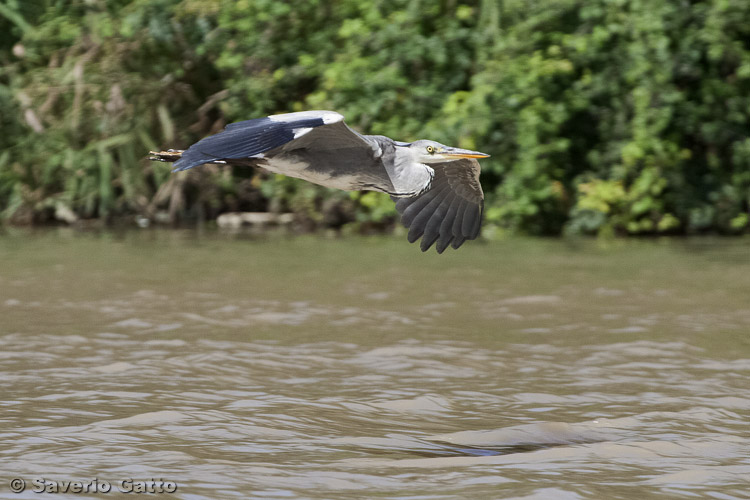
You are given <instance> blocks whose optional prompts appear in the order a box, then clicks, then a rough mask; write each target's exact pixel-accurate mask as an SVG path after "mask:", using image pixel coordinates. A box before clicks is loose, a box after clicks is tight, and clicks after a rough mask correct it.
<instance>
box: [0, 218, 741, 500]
mask: <svg viewBox="0 0 750 500" xmlns="http://www.w3.org/2000/svg"><path fill="white" fill-rule="evenodd" d="M748 332H750V242H748V241H747V240H719V239H704V240H694V241H685V240H675V241H651V242H618V243H609V244H601V243H597V242H594V241H587V242H565V241H543V240H532V241H526V240H512V241H503V242H496V243H484V244H483V243H476V242H473V243H472V242H470V243H469V244H466V245H465V246H464V247H462V248H461V249H460V250H459V251H456V252H451V251H448V252H446V253H445V254H444V255H442V256H438V255H436V254H433V253H428V254H422V253H421V252H419V250H418V249H417V248H416V247H414V246H411V245H408V244H407V243H406V242H405V241H402V240H401V239H388V238H386V239H380V238H369V239H321V238H292V239H286V238H276V239H273V238H272V239H237V238H232V237H227V236H222V235H211V234H209V235H205V234H204V235H200V236H197V235H195V234H193V233H182V232H150V231H147V232H141V233H126V234H123V235H111V234H106V235H76V234H73V233H68V232H59V231H58V232H42V233H11V234H5V235H2V236H0V380H2V385H1V386H0V387H2V391H1V392H0V408H1V409H2V411H1V413H0V454H1V455H0V463H2V466H1V467H0V480H2V483H0V496H2V497H4V498H5V497H8V496H10V497H12V498H40V494H38V493H35V492H34V491H33V489H34V488H35V486H34V481H37V484H38V481H39V480H40V479H41V478H43V479H44V480H47V481H52V482H55V481H71V480H73V481H91V480H93V479H94V478H97V479H98V480H99V481H107V482H109V483H110V484H111V485H112V491H111V492H110V493H109V494H107V495H105V496H104V497H105V498H115V497H117V496H118V495H119V493H117V492H116V490H117V489H118V488H119V487H120V486H119V482H120V481H122V480H127V479H132V480H133V481H135V482H138V481H144V482H145V481H150V480H151V479H155V480H156V481H160V480H164V481H170V482H173V483H175V484H176V485H177V491H176V492H174V493H162V494H160V495H158V496H159V497H160V498H168V497H170V498H186V499H202V498H206V499H209V498H211V499H216V498H222V499H223V498H300V499H301V498H339V499H346V498H404V499H406V498H409V499H412V498H420V499H428V498H429V499H449V498H525V499H530V498H534V499H536V498H539V499H546V498H554V499H579V498H592V499H598V498H623V499H625V498H627V499H632V498H637V497H641V498H687V497H694V498H721V499H731V498H748V491H750V452H749V450H750V427H749V426H748V417H749V416H750V379H749V377H750V335H748ZM12 478H21V479H23V480H24V481H26V485H27V488H26V490H25V491H24V492H23V493H21V494H17V495H12V494H11V493H10V487H9V481H10V480H11V479H12ZM80 497H81V494H77V495H75V494H62V493H58V494H56V495H55V496H54V498H80ZM128 498H131V497H128Z"/></svg>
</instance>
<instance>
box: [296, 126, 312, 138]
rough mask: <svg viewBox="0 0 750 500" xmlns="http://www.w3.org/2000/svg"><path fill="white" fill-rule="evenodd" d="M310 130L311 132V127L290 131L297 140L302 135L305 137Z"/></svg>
mask: <svg viewBox="0 0 750 500" xmlns="http://www.w3.org/2000/svg"><path fill="white" fill-rule="evenodd" d="M311 130H312V127H302V128H295V129H292V132H294V138H295V139H299V138H300V137H302V136H303V135H305V134H306V133H308V132H309V131H311Z"/></svg>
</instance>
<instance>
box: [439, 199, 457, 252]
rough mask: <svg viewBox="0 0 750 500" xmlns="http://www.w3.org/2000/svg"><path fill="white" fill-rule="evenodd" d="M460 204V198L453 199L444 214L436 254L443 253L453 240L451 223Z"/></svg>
mask: <svg viewBox="0 0 750 500" xmlns="http://www.w3.org/2000/svg"><path fill="white" fill-rule="evenodd" d="M461 202H462V198H461V197H460V196H454V197H453V199H452V200H451V204H450V207H448V211H447V212H446V213H445V217H444V218H443V220H442V222H441V224H440V238H439V239H438V241H437V245H436V249H437V251H438V253H443V251H444V250H445V249H446V248H448V245H449V244H450V242H451V240H452V239H453V223H454V219H455V218H456V213H458V207H459V206H460V205H461Z"/></svg>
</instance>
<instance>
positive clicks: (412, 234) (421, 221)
mask: <svg viewBox="0 0 750 500" xmlns="http://www.w3.org/2000/svg"><path fill="white" fill-rule="evenodd" d="M441 191H442V190H441ZM428 192H429V191H428ZM441 201H442V197H440V196H437V195H436V196H433V197H432V199H431V200H430V202H429V203H428V204H427V205H425V206H424V208H422V210H420V211H419V213H418V214H417V216H416V217H414V220H413V221H411V226H410V227H409V234H408V239H409V243H414V242H415V241H417V240H418V239H419V237H420V236H422V235H423V234H424V231H425V229H426V228H427V222H428V221H429V220H430V217H431V216H432V214H433V213H434V210H435V209H436V208H437V206H439V204H440V202H441Z"/></svg>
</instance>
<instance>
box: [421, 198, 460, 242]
mask: <svg viewBox="0 0 750 500" xmlns="http://www.w3.org/2000/svg"><path fill="white" fill-rule="evenodd" d="M455 198H456V195H455V194H453V193H451V192H449V193H447V194H446V195H445V196H443V197H442V199H441V201H440V204H439V205H438V206H437V207H435V211H434V212H433V213H432V215H431V216H430V219H429V220H428V221H427V224H426V226H425V230H424V236H423V237H422V251H423V252H424V251H426V250H427V249H428V248H430V246H431V245H432V244H433V243H435V241H437V239H438V238H439V237H440V235H441V229H442V227H443V222H445V220H446V218H447V216H448V211H449V210H450V208H451V206H452V205H453V201H454V200H455ZM447 236H450V233H448V235H447Z"/></svg>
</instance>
